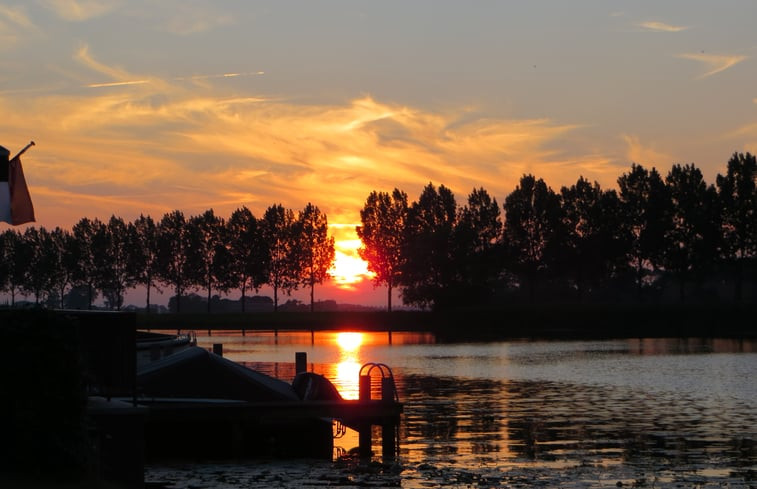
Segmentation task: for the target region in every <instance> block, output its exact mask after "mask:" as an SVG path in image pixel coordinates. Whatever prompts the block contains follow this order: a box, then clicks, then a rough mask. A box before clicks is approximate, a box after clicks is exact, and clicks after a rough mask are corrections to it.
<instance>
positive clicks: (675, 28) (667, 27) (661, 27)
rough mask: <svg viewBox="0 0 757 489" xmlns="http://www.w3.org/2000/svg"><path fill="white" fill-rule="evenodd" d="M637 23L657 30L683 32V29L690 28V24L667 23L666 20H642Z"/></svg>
mask: <svg viewBox="0 0 757 489" xmlns="http://www.w3.org/2000/svg"><path fill="white" fill-rule="evenodd" d="M637 25H638V26H639V27H642V28H644V29H647V30H650V31H655V32H681V31H685V30H686V29H689V27H688V26H681V25H672V24H666V23H665V22H658V21H655V20H649V21H646V22H641V23H639V24H637Z"/></svg>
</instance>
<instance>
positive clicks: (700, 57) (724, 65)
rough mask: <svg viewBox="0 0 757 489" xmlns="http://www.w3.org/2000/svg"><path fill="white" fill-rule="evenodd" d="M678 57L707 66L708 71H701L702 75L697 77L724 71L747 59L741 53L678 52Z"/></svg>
mask: <svg viewBox="0 0 757 489" xmlns="http://www.w3.org/2000/svg"><path fill="white" fill-rule="evenodd" d="M678 57H679V58H683V59H690V60H692V61H697V62H699V63H703V64H705V65H706V66H707V68H708V69H709V70H710V71H708V72H706V73H703V74H702V75H699V77H698V78H707V77H708V76H712V75H714V74H716V73H720V72H721V71H725V70H727V69H728V68H730V67H732V66H734V65H736V64H738V63H741V62H742V61H744V60H745V59H747V56H741V55H736V54H706V53H685V54H679V55H678Z"/></svg>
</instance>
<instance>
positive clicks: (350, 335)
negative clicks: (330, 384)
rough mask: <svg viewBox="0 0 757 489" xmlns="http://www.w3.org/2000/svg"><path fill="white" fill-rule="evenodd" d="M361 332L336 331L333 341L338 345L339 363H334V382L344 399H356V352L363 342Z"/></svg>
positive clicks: (357, 367)
mask: <svg viewBox="0 0 757 489" xmlns="http://www.w3.org/2000/svg"><path fill="white" fill-rule="evenodd" d="M363 339H364V338H363V333H356V332H341V333H337V335H336V337H335V338H334V342H335V343H336V344H337V346H339V363H337V365H336V384H337V385H338V386H339V393H340V394H342V397H344V398H345V399H357V398H358V394H359V392H358V391H359V388H358V377H359V373H360V361H359V357H358V353H359V352H360V346H361V345H362V344H363Z"/></svg>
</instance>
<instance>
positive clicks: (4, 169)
mask: <svg viewBox="0 0 757 489" xmlns="http://www.w3.org/2000/svg"><path fill="white" fill-rule="evenodd" d="M9 155H10V152H9V151H8V150H7V149H5V148H3V147H2V146H0V221H5V222H7V223H10V224H13V225H14V226H17V225H19V224H24V223H27V222H32V221H34V206H32V197H31V195H29V188H28V187H27V186H26V179H25V178H24V170H23V168H22V167H21V158H19V157H18V156H16V157H15V158H13V159H12V160H11V161H10V162H7V161H8V156H9ZM6 162H7V163H6Z"/></svg>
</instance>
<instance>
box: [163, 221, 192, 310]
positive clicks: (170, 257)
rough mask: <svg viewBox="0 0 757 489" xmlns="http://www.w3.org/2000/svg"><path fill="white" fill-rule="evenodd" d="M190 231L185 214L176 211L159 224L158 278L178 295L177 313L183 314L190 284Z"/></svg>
mask: <svg viewBox="0 0 757 489" xmlns="http://www.w3.org/2000/svg"><path fill="white" fill-rule="evenodd" d="M189 246H190V242H189V231H188V229H187V222H186V219H185V218H184V214H183V213H182V212H181V211H178V210H175V211H172V212H169V213H167V214H165V215H164V216H163V218H162V219H161V220H160V223H159V224H158V264H159V265H158V270H159V273H158V276H159V278H160V280H161V281H162V282H163V283H164V284H166V285H170V286H172V287H173V289H174V293H175V294H176V312H181V296H182V295H183V294H184V291H185V290H186V288H187V284H188V283H189V280H190V279H189V276H188V275H189V267H190V265H189Z"/></svg>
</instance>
